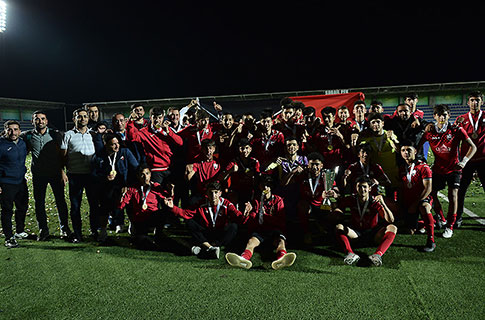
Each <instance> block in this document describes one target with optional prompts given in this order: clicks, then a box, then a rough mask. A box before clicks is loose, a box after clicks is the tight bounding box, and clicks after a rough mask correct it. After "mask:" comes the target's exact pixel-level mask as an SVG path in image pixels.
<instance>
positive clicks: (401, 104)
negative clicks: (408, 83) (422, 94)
mask: <svg viewBox="0 0 485 320" xmlns="http://www.w3.org/2000/svg"><path fill="white" fill-rule="evenodd" d="M401 106H405V107H408V108H409V110H412V108H411V106H410V105H409V104H407V103H405V102H403V103H400V104H398V105H397V106H396V110H397V108H399V107H401Z"/></svg>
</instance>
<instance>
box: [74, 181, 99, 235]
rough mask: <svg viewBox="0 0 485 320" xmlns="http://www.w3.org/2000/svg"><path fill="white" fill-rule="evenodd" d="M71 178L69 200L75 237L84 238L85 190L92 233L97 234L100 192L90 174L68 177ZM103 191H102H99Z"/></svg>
mask: <svg viewBox="0 0 485 320" xmlns="http://www.w3.org/2000/svg"><path fill="white" fill-rule="evenodd" d="M67 177H68V178H69V199H70V200H71V221H72V229H73V231H74V236H75V237H76V238H78V239H81V238H82V222H81V202H82V198H83V190H86V197H87V198H88V203H89V224H90V229H91V232H92V233H96V231H97V229H98V222H97V220H98V217H97V212H98V206H99V201H98V194H97V192H98V190H97V188H96V184H95V183H94V180H93V178H92V176H91V175H90V174H72V173H69V174H68V175H67ZM99 191H101V190H99Z"/></svg>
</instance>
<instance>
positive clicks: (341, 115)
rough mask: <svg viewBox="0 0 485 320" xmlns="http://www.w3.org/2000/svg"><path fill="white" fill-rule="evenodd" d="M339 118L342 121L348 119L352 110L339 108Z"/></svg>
mask: <svg viewBox="0 0 485 320" xmlns="http://www.w3.org/2000/svg"><path fill="white" fill-rule="evenodd" d="M337 116H338V118H339V119H340V121H342V122H343V121H347V119H348V118H349V117H350V112H349V109H339V110H338V113H337Z"/></svg>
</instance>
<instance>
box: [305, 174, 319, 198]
mask: <svg viewBox="0 0 485 320" xmlns="http://www.w3.org/2000/svg"><path fill="white" fill-rule="evenodd" d="M321 175H322V174H321V173H320V174H319V175H318V177H317V179H316V181H315V186H313V182H312V178H311V177H309V178H308V183H309V184H310V189H311V190H312V195H315V191H316V190H317V187H318V183H319V181H320V177H321Z"/></svg>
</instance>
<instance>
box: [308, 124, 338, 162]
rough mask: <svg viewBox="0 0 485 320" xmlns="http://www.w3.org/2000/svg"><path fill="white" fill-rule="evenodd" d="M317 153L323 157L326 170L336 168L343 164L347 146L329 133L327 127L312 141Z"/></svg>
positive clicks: (319, 131) (321, 129) (322, 128)
mask: <svg viewBox="0 0 485 320" xmlns="http://www.w3.org/2000/svg"><path fill="white" fill-rule="evenodd" d="M310 143H311V144H313V146H315V148H316V151H318V152H319V153H321V154H322V155H323V158H324V159H325V161H324V163H323V165H324V167H325V168H327V169H330V168H335V167H336V166H340V165H342V163H343V154H344V150H345V146H344V144H343V142H342V140H341V139H340V138H339V137H338V136H336V135H333V134H329V133H327V127H321V128H320V130H318V131H317V132H316V133H315V135H314V136H313V137H312V139H311V140H310Z"/></svg>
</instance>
